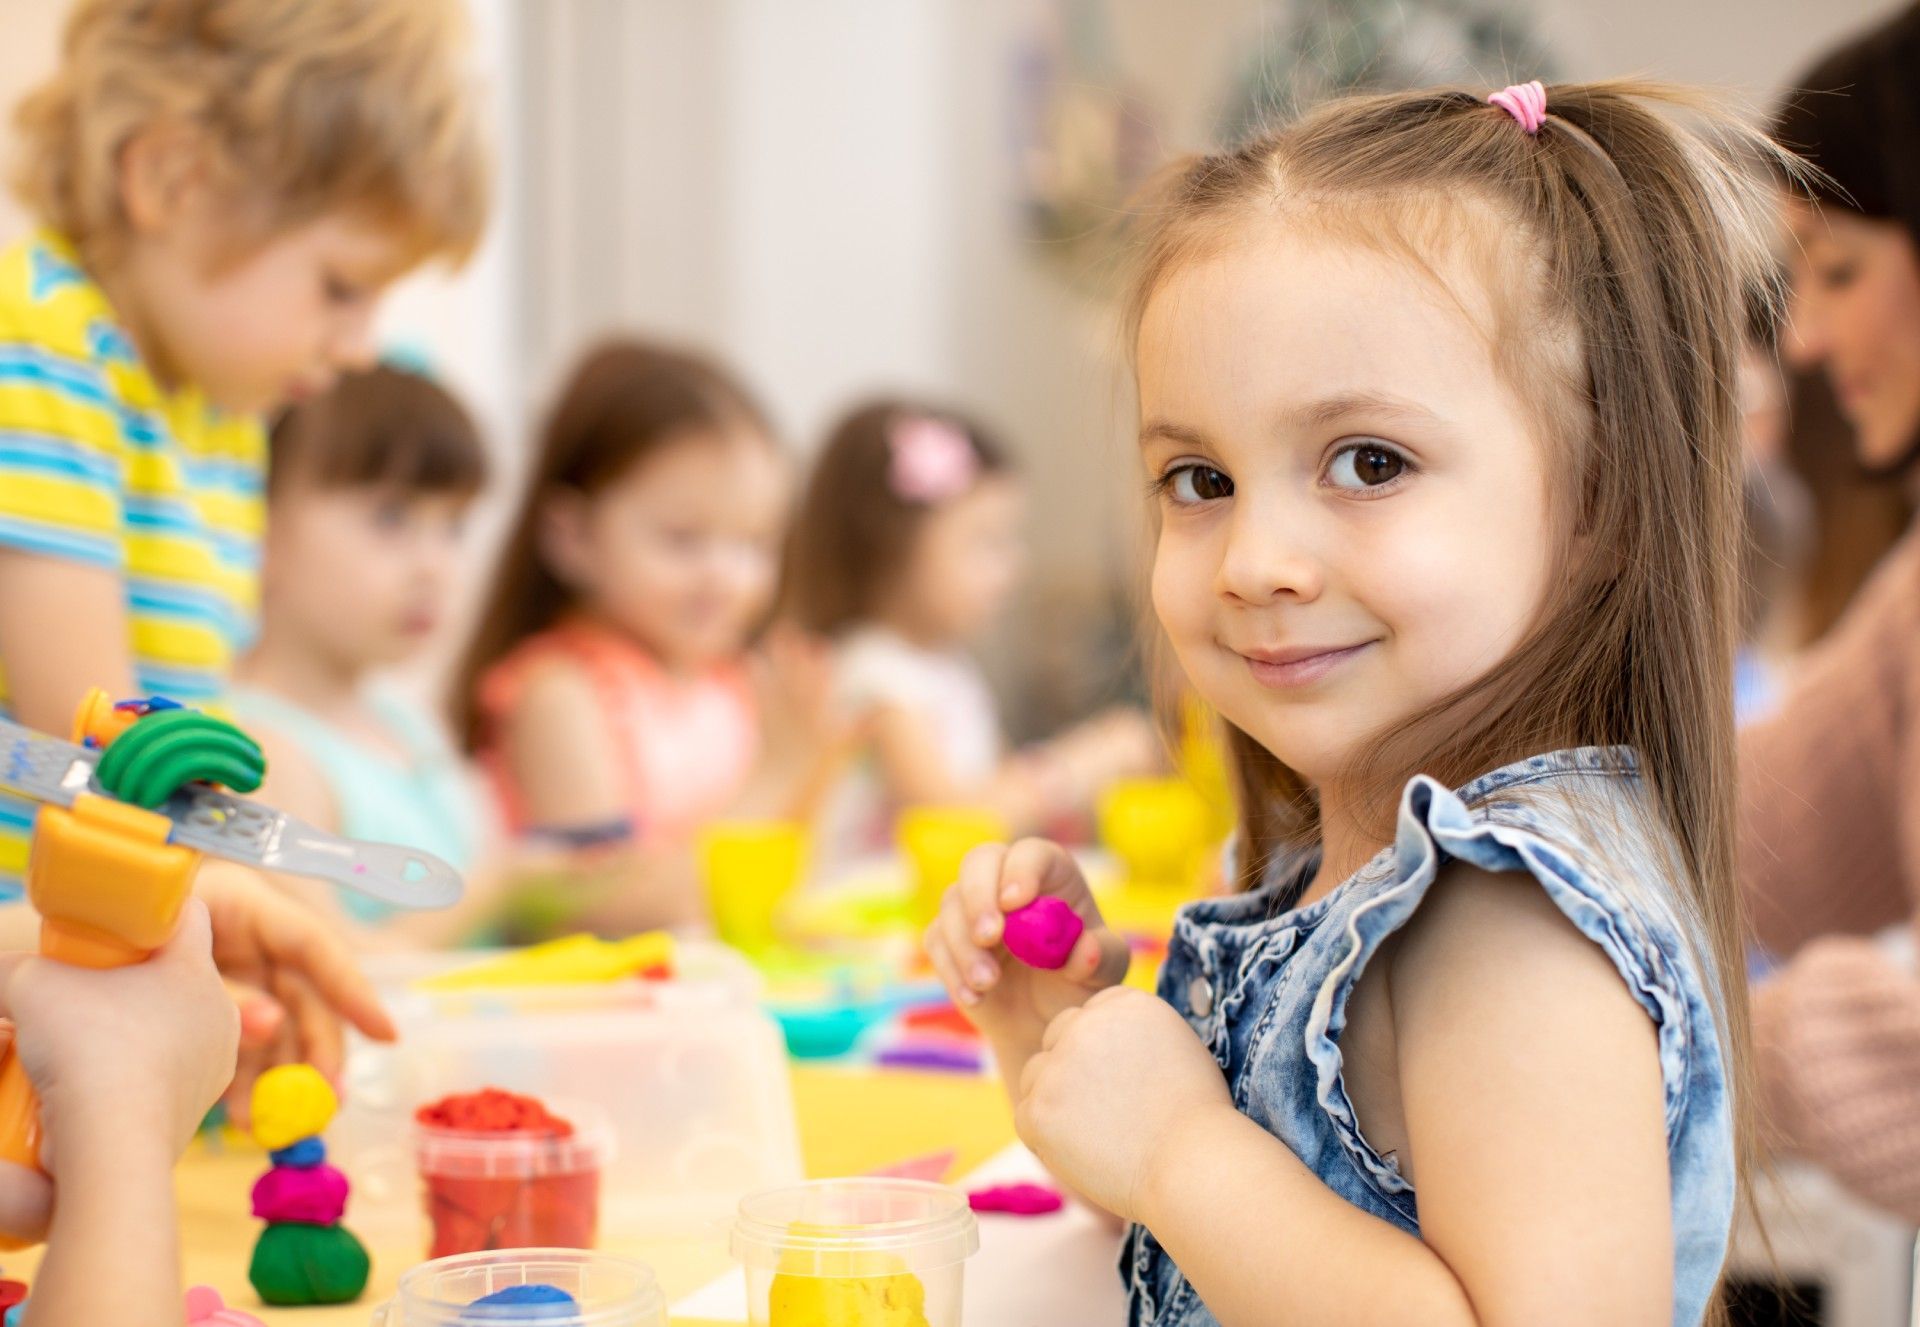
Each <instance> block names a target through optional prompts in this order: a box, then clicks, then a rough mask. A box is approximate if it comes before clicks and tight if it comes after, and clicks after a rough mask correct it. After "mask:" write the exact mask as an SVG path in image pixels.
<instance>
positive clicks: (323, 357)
mask: <svg viewBox="0 0 1920 1327" xmlns="http://www.w3.org/2000/svg"><path fill="white" fill-rule="evenodd" d="M459 26H460V25H459V11H458V8H457V6H456V5H455V4H453V3H452V0H339V2H338V3H329V4H324V5H288V4H279V3H269V2H268V0H200V2H198V3H180V4H168V5H152V4H145V3H138V2H137V0H83V2H82V3H80V4H79V5H78V6H77V7H76V8H75V10H74V11H73V13H72V15H71V17H70V19H69V21H68V24H67V28H66V32H65V37H64V40H63V43H62V47H61V54H60V63H59V67H58V69H57V70H56V72H55V73H54V75H53V76H52V78H50V79H49V80H48V81H47V83H46V84H45V85H43V86H42V87H41V88H40V89H39V90H38V91H36V92H35V93H33V94H32V95H31V96H29V97H28V98H27V99H26V101H25V102H24V103H22V105H21V107H20V109H19V114H18V121H17V127H18V130H19V141H20V157H19V167H18V173H17V176H16V181H15V183H16V186H17V189H18V192H19V193H20V196H21V197H22V199H23V200H24V201H25V202H26V203H27V205H28V207H29V208H30V210H31V211H32V212H33V213H34V214H35V216H36V217H37V219H38V221H39V222H40V227H41V228H40V229H39V230H38V231H36V232H35V233H34V234H32V235H31V236H29V237H28V238H26V239H24V240H22V241H21V242H19V243H17V244H15V245H14V246H13V247H12V248H10V249H8V250H6V251H5V252H4V253H0V707H3V708H4V709H5V710H6V711H7V712H8V713H10V714H11V715H12V716H13V717H14V718H16V719H18V720H19V721H21V722H23V723H26V724H27V725H29V726H32V727H36V728H40V729H44V730H49V731H54V732H61V731H64V730H65V729H66V726H67V722H68V716H69V714H70V712H71V710H72V708H73V707H74V705H75V704H76V703H77V701H78V700H79V699H80V697H81V696H82V695H83V694H84V693H85V691H86V689H87V688H88V687H90V686H100V687H103V688H105V689H107V690H108V691H109V692H111V693H113V694H115V695H123V696H131V695H137V694H146V693H161V694H165V695H168V696H171V697H173V698H176V699H179V700H181V701H185V702H189V703H195V704H208V703H213V704H216V705H217V703H218V702H219V701H220V699H221V697H222V695H223V693H224V692H225V689H226V685H227V680H228V675H229V673H230V671H231V667H232V661H233V658H234V656H235V654H236V652H237V651H238V649H239V648H240V646H241V645H242V643H243V642H244V641H245V640H246V639H247V637H248V636H250V635H251V633H252V629H253V622H254V616H255V604H256V600H257V596H258V578H259V571H258V565H259V553H260V539H261V527H262V523H263V518H264V505H263V490H264V474H265V466H266V441H265V437H264V434H263V431H262V427H261V423H260V416H261V415H262V413H263V412H265V411H268V410H270V409H272V408H274V407H276V406H279V405H282V404H284V403H286V402H288V401H290V400H294V399H298V398H300V397H302V396H306V395H310V394H312V393H315V392H317V391H319V390H322V389H323V388H324V387H325V386H326V385H327V384H328V383H329V382H330V381H331V380H332V379H333V378H334V377H335V376H336V375H337V374H338V373H339V372H340V371H341V370H342V369H343V368H346V367H350V366H352V365H356V364H359V363H361V362H362V361H364V360H365V359H366V357H367V356H368V354H369V347H370V329H371V324H372V318H373V314H374V311H375V309H376V307H377V306H378V302H379V298H380V295H381V293H382V292H383V291H384V290H385V289H386V288H387V287H388V286H389V285H390V284H391V283H392V282H393V280H394V279H395V278H397V277H398V276H399V275H400V274H402V273H403V272H405V271H407V270H408V269H409V268H411V267H413V266H414V265H415V264H417V263H418V262H419V261H421V260H422V259H423V258H426V257H428V256H430V255H434V254H447V255H453V256H459V255H462V254H464V253H466V252H467V251H468V250H469V249H470V248H471V247H472V246H473V244H474V243H475V241H476V239H477V237H478V235H479V233H480V229H481V225H482V220H483V216H484V212H485V207H486V204H485V199H486V194H487V170H486V165H485V160H484V156H485V154H484V151H483V148H482V144H481V142H480V128H479V125H478V124H477V122H476V119H475V114H474V110H473V106H472V98H471V96H470V93H469V90H468V85H467V79H466V77H465V76H464V74H463V73H462V70H461V52H462V43H461V41H460V32H459ZM30 823H31V818H30V809H29V808H27V807H26V806H25V805H24V804H22V803H20V802H17V801H12V800H6V801H0V892H3V893H4V894H6V895H8V896H15V895H17V894H18V891H19V880H20V872H21V869H22V866H23V864H24V861H25V850H26V837H27V830H28V827H29V825H30ZM201 892H202V896H203V897H204V898H206V899H207V901H208V903H209V906H210V909H211V911H212V915H213V925H214V933H215V936H214V953H215V955H216V958H217V959H218V960H219V961H220V963H221V966H222V968H223V969H224V970H226V971H227V972H228V973H229V975H230V976H234V977H240V978H241V979H244V980H248V981H251V982H258V983H259V984H260V985H261V986H263V987H271V988H272V989H273V990H274V991H275V992H276V998H274V999H269V998H268V997H266V996H264V995H257V997H256V999H255V1000H254V1003H255V1005H256V1006H257V1007H259V1008H262V1009H265V1010H267V1013H266V1014H265V1015H264V1016H262V1017H260V1018H255V1019H252V1020H250V1030H257V1029H260V1028H262V1027H263V1026H264V1025H265V1024H273V1025H275V1026H276V1027H277V1028H279V1029H287V1030H291V1031H294V1032H297V1033H298V1034H299V1040H300V1041H301V1042H302V1043H303V1044H304V1045H306V1046H307V1047H308V1048H309V1050H310V1051H311V1052H313V1053H314V1054H316V1055H325V1054H327V1053H328V1052H329V1050H330V1049H331V1047H332V1046H333V1043H334V1042H335V1041H336V1040H337V1036H338V1033H337V1029H335V1028H333V1027H332V1025H331V1021H330V1018H329V1016H328V1013H327V1010H328V1008H329V1007H330V1006H332V1007H336V1008H341V1012H344V1013H346V1014H347V1015H348V1017H350V1018H352V1019H353V1020H354V1021H355V1022H358V1023H360V1024H361V1025H362V1026H363V1027H365V1028H366V1029H368V1030H369V1031H373V1032H379V1031H384V1030H386V1024H385V1020H384V1018H382V1017H380V1016H379V1015H378V1013H377V1009H375V1008H374V1006H373V1004H372V1001H371V999H370V997H368V995H367V992H366V989H365V986H364V983H362V982H361V981H360V980H359V978H358V977H357V976H356V975H355V974H354V973H353V971H352V968H351V966H350V964H349V963H348V961H347V955H346V954H345V951H344V950H343V949H341V948H339V947H338V946H337V945H335V944H333V943H331V942H329V941H327V940H326V939H325V938H324V937H321V938H319V939H311V938H309V939H302V940H298V941H295V942H291V943H289V942H287V940H286V937H287V932H288V930H289V928H291V929H292V930H294V931H298V930H299V929H300V922H299V921H298V920H296V919H295V917H294V916H293V915H292V914H288V913H286V912H284V911H283V910H282V909H281V908H280V907H277V906H276V904H277V903H278V902H280V901H279V900H276V899H275V898H273V897H272V896H271V895H270V894H269V893H268V892H267V887H266V886H265V884H264V882H262V881H261V880H260V879H259V878H258V877H256V876H253V875H250V874H248V873H246V872H242V871H238V870H219V871H213V870H209V871H208V872H205V873H204V874H203V877H202V882H201ZM342 993H345V995H346V997H347V998H346V1000H345V1006H344V1007H343V1008H342V1007H341V1000H340V997H341V995H342ZM263 1035H264V1034H263Z"/></svg>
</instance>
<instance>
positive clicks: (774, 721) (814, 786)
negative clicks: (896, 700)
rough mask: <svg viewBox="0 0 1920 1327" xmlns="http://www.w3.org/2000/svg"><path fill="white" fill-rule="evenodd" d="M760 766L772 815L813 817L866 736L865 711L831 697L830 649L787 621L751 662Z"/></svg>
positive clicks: (770, 633)
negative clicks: (774, 789) (773, 793)
mask: <svg viewBox="0 0 1920 1327" xmlns="http://www.w3.org/2000/svg"><path fill="white" fill-rule="evenodd" d="M753 681H754V696H755V700H756V702H757V704H758V706H759V711H760V740H761V763H762V765H763V766H765V767H767V771H768V773H769V774H770V776H771V778H772V780H773V781H774V782H775V783H776V784H777V785H778V786H779V788H780V792H779V794H778V796H777V798H776V801H777V803H778V805H777V808H776V809H777V812H778V814H780V815H781V816H782V817H787V818H792V819H795V820H811V819H812V818H813V816H814V815H815V813H816V811H817V810H818V808H819V805H820V804H821V803H822V802H823V801H824V800H825V799H826V797H827V794H828V793H829V792H831V791H832V789H833V787H834V785H835V784H836V783H837V782H838V780H839V778H840V775H841V773H842V772H843V771H844V769H845V768H846V766H847V765H848V764H850V763H851V762H852V760H853V758H854V756H855V755H856V754H857V753H858V749H859V747H860V746H861V745H862V744H863V743H864V742H865V741H867V740H868V738H867V730H868V728H869V727H870V726H871V719H870V716H868V715H864V714H849V713H847V712H845V710H844V709H843V708H842V707H841V706H840V705H839V703H838V702H837V700H836V698H835V696H834V666H833V650H832V647H831V646H829V645H828V644H827V643H826V642H825V641H823V640H820V639H818V638H817V637H814V636H811V635H809V634H808V633H806V632H804V631H802V630H800V629H799V628H798V627H795V626H792V625H791V624H786V623H782V624H779V625H776V626H775V627H773V628H772V629H771V630H770V631H768V632H767V637H766V641H765V643H764V644H763V645H762V647H761V650H760V652H759V654H758V655H757V656H756V657H755V659H754V661H753Z"/></svg>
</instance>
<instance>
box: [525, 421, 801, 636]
mask: <svg viewBox="0 0 1920 1327" xmlns="http://www.w3.org/2000/svg"><path fill="white" fill-rule="evenodd" d="M787 484H788V476H787V471H786V466H785V463H784V462H783V461H782V460H781V458H780V456H779V455H778V454H777V453H776V452H775V451H774V449H773V446H772V445H771V444H770V443H769V442H768V441H767V440H766V439H765V438H762V437H758V436H755V435H751V434H728V435H725V436H719V437H716V436H714V435H712V434H708V433H698V434H689V435H687V436H686V437H684V438H681V439H677V440H675V441H671V442H668V443H666V444H664V445H663V446H661V447H660V448H659V449H658V450H657V451H655V452H654V453H653V454H652V455H650V456H649V457H647V458H646V459H645V460H644V461H641V462H639V463H638V464H636V465H634V466H632V467H631V468H630V469H629V470H628V472H627V473H626V474H625V475H623V476H621V477H620V478H619V479H616V480H615V481H614V482H613V483H611V484H609V485H607V486H606V487H605V488H602V489H600V490H599V491H597V492H595V493H593V494H591V495H589V496H585V497H582V496H580V495H578V494H560V495H555V496H554V497H551V498H549V500H548V506H547V511H546V522H545V529H544V532H543V533H544V537H545V551H546V555H547V557H548V559H549V562H550V565H551V566H552V567H553V569H554V570H555V572H556V573H557V574H558V575H559V577H560V579H561V580H562V581H563V582H565V583H566V584H568V585H569V586H571V587H572V589H573V590H574V592H575V593H576V594H577V595H578V596H579V598H580V601H581V603H582V604H583V605H584V606H585V607H586V608H587V609H589V610H590V611H591V612H593V613H595V614H597V615H598V616H600V617H602V618H603V619H605V620H606V621H608V622H609V623H611V624H612V625H614V626H615V627H617V628H619V629H620V630H622V631H624V632H626V633H628V634H629V635H631V636H633V637H634V638H635V639H637V640H639V641H640V642H641V643H642V644H644V645H645V646H646V647H647V648H648V649H649V650H651V651H652V652H653V653H654V654H655V655H656V656H658V657H659V658H660V660H661V661H662V662H663V663H666V664H667V665H668V666H669V667H675V668H698V667H702V666H705V665H709V664H712V663H716V662H719V661H721V660H724V659H729V658H732V657H734V656H736V655H738V654H739V653H740V651H741V650H742V649H744V648H745V646H746V643H747V640H748V638H749V637H750V636H751V635H752V633H753V630H754V628H755V627H757V626H758V625H759V623H760V620H761V618H762V617H763V615H764V614H765V613H766V611H767V608H768V607H769V605H770V603H771V602H772V598H773V591H774V583H775V577H776V573H777V570H778V565H777V560H778V556H779V551H778V550H779V544H780V536H781V531H782V528H783V526H784V525H785V521H786V513H787Z"/></svg>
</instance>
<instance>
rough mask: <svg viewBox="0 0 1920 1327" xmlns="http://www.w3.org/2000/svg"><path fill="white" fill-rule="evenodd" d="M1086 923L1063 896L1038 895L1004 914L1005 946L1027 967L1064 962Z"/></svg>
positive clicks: (1055, 964)
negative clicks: (1029, 901) (1005, 926)
mask: <svg viewBox="0 0 1920 1327" xmlns="http://www.w3.org/2000/svg"><path fill="white" fill-rule="evenodd" d="M1085 929H1086V923H1085V922H1083V921H1081V920H1080V914H1079V913H1077V912H1075V911H1074V910H1073V908H1072V907H1071V906H1069V905H1068V904H1067V902H1066V901H1065V900H1064V899H1057V898H1051V897H1041V898H1037V899H1035V900H1034V901H1033V902H1031V903H1029V904H1027V906H1026V907H1024V908H1015V909H1014V910H1013V911H1012V912H1009V913H1008V914H1007V929H1006V937H1005V940H1006V946H1007V952H1008V953H1009V954H1012V955H1013V956H1014V957H1015V958H1017V959H1019V960H1020V961H1021V962H1022V963H1025V964H1026V965H1027V966H1028V967H1031V968H1049V969H1051V968H1057V967H1060V966H1062V965H1064V964H1065V963H1066V961H1067V956H1068V955H1069V954H1071V953H1073V946H1074V945H1075V943H1077V942H1078V941H1079V939H1080V932H1082V931H1083V930H1085Z"/></svg>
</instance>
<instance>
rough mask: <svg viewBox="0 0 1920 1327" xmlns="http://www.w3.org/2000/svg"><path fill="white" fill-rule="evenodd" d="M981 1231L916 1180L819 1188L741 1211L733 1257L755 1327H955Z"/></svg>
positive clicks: (954, 1200) (960, 1205)
mask: <svg viewBox="0 0 1920 1327" xmlns="http://www.w3.org/2000/svg"><path fill="white" fill-rule="evenodd" d="M979 1245H980V1235H979V1227H978V1226H977V1224H976V1223H975V1221H974V1216H973V1212H972V1210H971V1209H970V1208H969V1207H968V1206H967V1200H966V1197H965V1195H963V1194H961V1193H960V1192H959V1191H957V1190H955V1189H950V1188H948V1187H946V1186H945V1185H942V1184H926V1183H922V1182H920V1181H917V1180H892V1179H846V1180H818V1181H815V1182H814V1183H811V1184H799V1185H794V1186H792V1187H790V1188H784V1189H771V1190H767V1191H764V1192H761V1193H757V1194H753V1195H751V1196H749V1197H747V1198H745V1199H743V1200H741V1203H740V1216H739V1218H738V1220H736V1221H735V1223H734V1229H733V1252H734V1256H735V1257H737V1258H739V1259H740V1261H741V1262H742V1263H743V1264H745V1267H746V1273H747V1306H748V1310H749V1312H750V1314H751V1318H750V1321H751V1322H752V1323H753V1324H754V1327H960V1298H961V1296H960V1292H961V1282H962V1272H963V1270H964V1266H965V1262H966V1259H967V1258H968V1257H970V1256H972V1254H973V1252H974V1251H975V1250H976V1249H978V1248H979Z"/></svg>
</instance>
